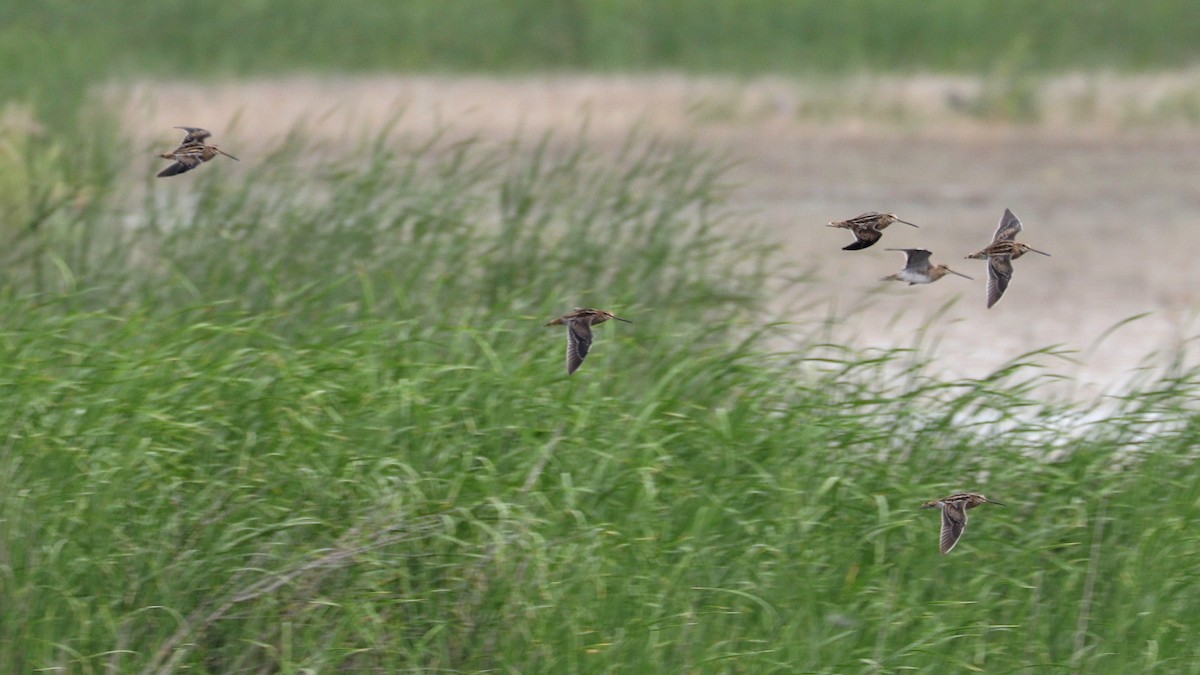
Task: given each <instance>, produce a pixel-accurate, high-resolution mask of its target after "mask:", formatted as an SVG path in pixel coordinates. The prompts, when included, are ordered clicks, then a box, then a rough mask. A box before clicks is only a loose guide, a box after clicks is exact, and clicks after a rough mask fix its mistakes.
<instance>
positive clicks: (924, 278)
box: [883, 248, 971, 286]
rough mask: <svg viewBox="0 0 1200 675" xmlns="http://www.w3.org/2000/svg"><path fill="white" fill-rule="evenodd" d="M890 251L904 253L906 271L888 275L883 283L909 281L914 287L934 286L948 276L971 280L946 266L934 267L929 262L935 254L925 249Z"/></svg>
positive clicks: (897, 249)
mask: <svg viewBox="0 0 1200 675" xmlns="http://www.w3.org/2000/svg"><path fill="white" fill-rule="evenodd" d="M888 250H889V251H903V252H904V255H905V263H904V269H902V270H900V271H899V272H896V273H895V274H889V275H887V276H886V277H884V278H883V281H907V282H908V285H909V286H912V285H913V284H932V283H933V282H935V281H937V280H938V279H941V278H942V277H944V276H946V274H957V275H958V276H960V277H963V278H964V279H970V278H971V277H969V276H967V275H965V274H963V273H962V272H955V271H954V270H952V269H950V268H949V267H946V266H945V265H934V264H933V263H931V262H929V256H931V255H933V254H932V253H930V252H929V251H927V250H925V249H923V248H889V249H888Z"/></svg>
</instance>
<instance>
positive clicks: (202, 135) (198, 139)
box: [175, 127, 212, 148]
mask: <svg viewBox="0 0 1200 675" xmlns="http://www.w3.org/2000/svg"><path fill="white" fill-rule="evenodd" d="M175 128H176V129H182V130H183V131H185V132H187V133H186V135H184V137H183V140H182V141H179V147H181V148H182V147H183V146H185V145H191V144H192V143H202V142H204V139H206V138H208V137H209V136H212V133H210V132H209V131H208V129H201V128H200V127H175Z"/></svg>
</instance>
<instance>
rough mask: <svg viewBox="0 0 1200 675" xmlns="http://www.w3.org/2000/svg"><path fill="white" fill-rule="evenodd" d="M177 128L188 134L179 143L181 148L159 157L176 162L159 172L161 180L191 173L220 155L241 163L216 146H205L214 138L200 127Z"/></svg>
mask: <svg viewBox="0 0 1200 675" xmlns="http://www.w3.org/2000/svg"><path fill="white" fill-rule="evenodd" d="M175 128H176V129H182V130H184V131H185V132H187V133H186V134H185V135H184V137H183V140H182V141H180V142H179V147H177V148H175V149H174V150H172V151H171V152H164V153H163V154H161V155H159V157H162V158H163V159H173V160H175V163H174V164H172V165H170V166H168V167H167V168H165V169H163V170H162V171H160V172H158V177H159V178H165V177H167V176H177V175H179V174H181V173H186V172H188V171H191V170H192V169H194V168H196V167H198V166H200V165H201V164H203V163H204V162H207V161H208V160H210V159H212V158H213V157H216V156H217V155H218V154H221V155H225V156H226V157H228V158H230V159H232V160H235V161H240V160H238V158H237V157H234V156H233V155H231V154H229V153H228V152H225V151H224V150H222V149H220V148H218V147H217V146H215V145H207V144H205V143H204V139H206V138H208V137H209V136H212V134H211V133H209V132H208V130H206V129H201V128H199V127H175Z"/></svg>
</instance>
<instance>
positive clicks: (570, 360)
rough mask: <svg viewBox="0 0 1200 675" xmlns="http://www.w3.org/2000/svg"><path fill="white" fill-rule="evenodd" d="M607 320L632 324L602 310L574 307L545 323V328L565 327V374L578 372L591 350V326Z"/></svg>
mask: <svg viewBox="0 0 1200 675" xmlns="http://www.w3.org/2000/svg"><path fill="white" fill-rule="evenodd" d="M609 319H616V320H617V321H624V322H625V323H633V322H632V321H630V320H628V319H622V318H621V317H619V316H616V315H615V314H613V313H612V312H606V311H604V310H602V309H587V308H583V307H576V308H575V309H574V310H573V311H572V312H571V313H569V314H564V315H563V316H560V317H558V318H557V319H555V320H553V321H551V322H550V323H547V324H546V325H547V326H561V325H564V324H566V326H567V374H568V375H571V374H574V372H575V371H576V370H579V366H580V365H582V364H583V360H584V359H585V358H587V355H588V352H589V351H591V349H592V326H594V325H596V324H598V323H604V322H605V321H608V320H609Z"/></svg>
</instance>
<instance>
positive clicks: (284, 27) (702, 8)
mask: <svg viewBox="0 0 1200 675" xmlns="http://www.w3.org/2000/svg"><path fill="white" fill-rule="evenodd" d="M1197 32H1200V9H1197V7H1196V4H1195V3H1194V2H1190V1H1189V0H1152V1H1150V2H1144V3H1129V2H1121V1H1119V0H1064V1H1063V2H1040V1H1038V0H1008V1H1006V2H959V1H958V0H930V1H927V2H917V1H902V2H894V1H891V0H846V1H845V2H824V1H822V0H658V1H656V2H642V1H641V0H594V1H583V0H520V1H519V2H509V1H507V0H473V1H466V0H405V1H404V2H388V1H386V0H360V1H358V2H355V3H353V4H352V5H351V6H341V5H336V4H331V3H328V2H322V1H321V0H256V1H254V2H217V1H212V0H202V1H186V2H185V1H183V0H161V1H160V0H129V1H128V2H123V3H121V4H120V5H119V6H118V5H107V4H102V3H86V2H82V3H81V2H71V1H70V0H45V1H41V0H10V1H9V2H5V3H4V4H3V6H0V70H2V72H4V73H5V77H4V78H2V79H0V99H3V98H10V97H12V96H14V95H23V96H30V95H33V96H36V97H37V98H39V99H42V102H43V103H44V104H45V105H46V106H49V107H51V108H54V107H60V109H61V108H62V107H65V106H63V105H62V104H64V103H70V102H79V100H80V99H79V98H78V96H79V94H78V92H79V91H80V90H81V89H84V88H85V86H86V84H87V83H89V82H95V81H96V80H98V79H104V78H111V77H122V76H130V77H144V76H147V75H149V76H186V77H199V78H219V77H226V76H239V75H249V74H266V73H283V72H294V71H319V72H395V71H421V72H430V71H436V72H500V73H512V72H529V71H545V70H567V71H575V70H587V71H631V70H632V71H642V70H664V69H667V70H677V71H683V72H691V73H731V74H743V75H745V74H757V73H767V72H770V73H784V74H800V75H803V74H830V73H834V74H837V73H843V74H844V73H850V72H857V71H863V70H867V71H876V72H881V71H886V72H915V71H942V72H960V73H979V72H986V71H988V70H990V69H991V68H992V67H993V64H995V63H996V61H997V60H998V59H1007V60H1009V61H1011V60H1012V59H1013V58H1014V52H1016V53H1017V56H1019V57H1020V58H1021V59H1023V60H1024V61H1026V62H1027V63H1026V67H1028V68H1030V69H1032V70H1034V71H1036V72H1057V71H1064V70H1075V69H1087V68H1110V69H1115V70H1121V71H1130V70H1145V69H1156V68H1175V67H1182V66H1186V65H1190V64H1194V63H1196V62H1197V60H1198V58H1200V43H1197V41H1196V40H1195V35H1196V34H1197ZM55 102H57V104H56V103H55Z"/></svg>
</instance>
